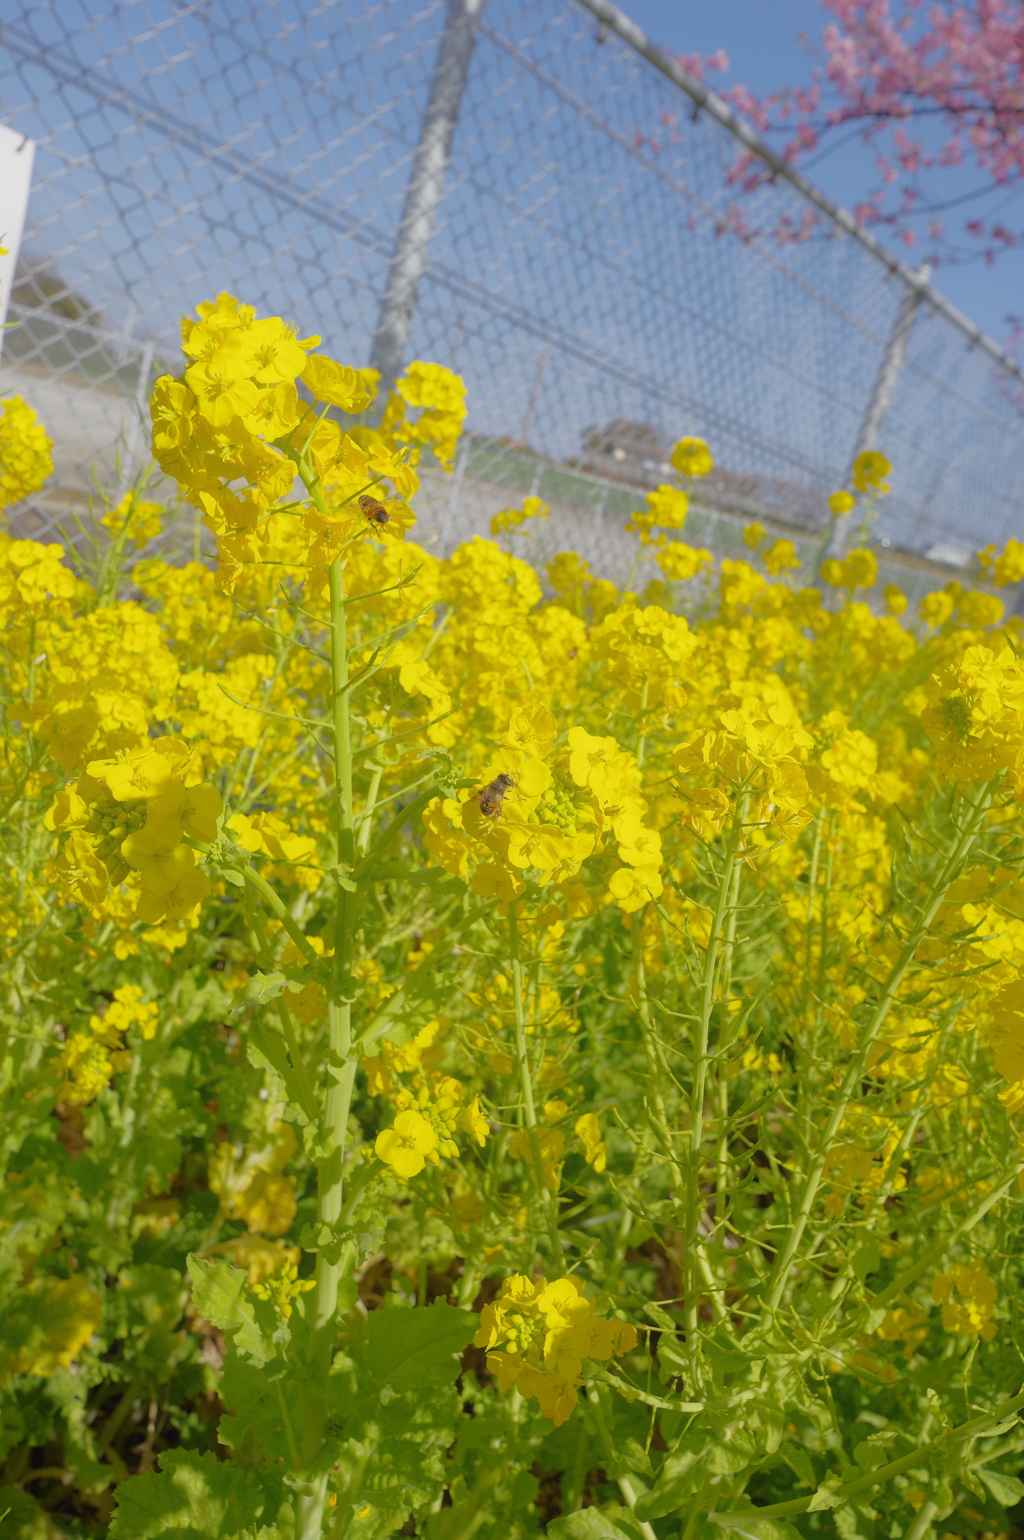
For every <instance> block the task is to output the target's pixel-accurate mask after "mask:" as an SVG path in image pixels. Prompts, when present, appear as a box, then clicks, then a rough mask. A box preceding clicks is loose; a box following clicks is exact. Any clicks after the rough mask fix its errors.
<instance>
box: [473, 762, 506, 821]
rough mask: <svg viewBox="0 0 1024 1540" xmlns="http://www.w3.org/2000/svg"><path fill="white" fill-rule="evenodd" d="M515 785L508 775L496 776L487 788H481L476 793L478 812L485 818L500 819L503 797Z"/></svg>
mask: <svg viewBox="0 0 1024 1540" xmlns="http://www.w3.org/2000/svg"><path fill="white" fill-rule="evenodd" d="M514 785H515V781H513V779H512V777H511V776H510V775H505V774H504V772H503V773H502V774H501V775H496V776H495V777H494V780H493V781H491V783H490V785H489V786H482V787H481V788H480V790H479V791H478V792H477V796H478V797H479V798H480V811H481V813H483V815H484V817H485V818H495V819H497V818H500V817H501V808H502V804H503V803H504V801H505V797H506V796H507V794H508V793H509V792H510V791H511V790H512V787H513V786H514Z"/></svg>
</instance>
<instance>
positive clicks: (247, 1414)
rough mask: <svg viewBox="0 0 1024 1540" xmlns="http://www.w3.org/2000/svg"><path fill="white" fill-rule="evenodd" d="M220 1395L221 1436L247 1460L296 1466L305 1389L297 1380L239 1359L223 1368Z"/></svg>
mask: <svg viewBox="0 0 1024 1540" xmlns="http://www.w3.org/2000/svg"><path fill="white" fill-rule="evenodd" d="M218 1394H219V1395H220V1399H221V1400H222V1401H223V1403H224V1405H225V1406H226V1407H227V1415H226V1416H224V1417H222V1418H221V1420H220V1423H219V1424H218V1427H217V1437H218V1438H219V1439H220V1441H221V1443H222V1444H226V1445H227V1447H228V1448H229V1449H235V1450H242V1449H243V1446H244V1448H245V1453H246V1455H247V1456H248V1457H249V1458H250V1459H251V1458H252V1456H254V1455H255V1456H260V1457H262V1458H264V1459H269V1460H271V1461H273V1460H284V1461H285V1462H286V1463H288V1464H294V1463H295V1456H296V1452H297V1451H298V1449H299V1448H300V1447H301V1442H302V1386H301V1384H300V1383H299V1382H298V1381H297V1380H296V1379H295V1377H294V1376H291V1375H286V1376H284V1377H283V1378H280V1377H275V1378H273V1379H272V1378H271V1377H270V1375H269V1374H268V1372H267V1370H266V1368H265V1367H262V1366H261V1367H257V1366H256V1365H255V1364H249V1363H246V1362H245V1361H244V1359H242V1358H239V1357H238V1356H237V1355H236V1354H234V1353H232V1354H230V1355H229V1357H228V1359H227V1361H226V1362H225V1364H224V1369H223V1372H222V1375H221V1381H220V1384H219V1386H218Z"/></svg>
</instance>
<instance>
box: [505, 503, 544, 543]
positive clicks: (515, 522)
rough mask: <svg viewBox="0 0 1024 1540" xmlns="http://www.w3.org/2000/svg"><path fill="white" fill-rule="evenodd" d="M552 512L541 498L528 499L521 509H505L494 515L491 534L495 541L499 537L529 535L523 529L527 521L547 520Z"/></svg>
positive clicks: (527, 531) (526, 530)
mask: <svg viewBox="0 0 1024 1540" xmlns="http://www.w3.org/2000/svg"><path fill="white" fill-rule="evenodd" d="M550 512H551V509H550V508H549V507H548V505H547V503H543V502H541V500H540V498H539V497H526V498H524V499H523V506H522V507H521V508H503V509H502V510H501V512H500V513H496V514H495V515H494V517H493V519H492V520H491V534H492V535H493V536H494V538H495V539H497V538H498V536H499V535H527V534H529V530H528V529H524V528H523V525H524V524H526V522H527V520H529V519H546V518H547V516H548V514H549V513H550Z"/></svg>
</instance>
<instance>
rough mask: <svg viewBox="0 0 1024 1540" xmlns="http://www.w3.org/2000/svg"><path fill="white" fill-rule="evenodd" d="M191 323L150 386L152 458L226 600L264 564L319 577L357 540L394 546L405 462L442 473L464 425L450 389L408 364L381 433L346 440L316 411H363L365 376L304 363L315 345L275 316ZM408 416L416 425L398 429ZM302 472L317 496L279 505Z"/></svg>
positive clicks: (310, 360) (244, 309)
mask: <svg viewBox="0 0 1024 1540" xmlns="http://www.w3.org/2000/svg"><path fill="white" fill-rule="evenodd" d="M197 315H198V317H199V319H198V320H197V321H192V320H188V319H186V320H185V321H184V323H183V325H182V347H183V349H184V351H185V354H186V356H187V357H188V358H189V359H190V360H191V362H190V363H189V364H188V366H187V367H186V369H185V370H184V373H183V374H182V375H181V376H178V377H174V376H171V375H163V376H161V378H160V379H159V380H157V382H156V385H155V386H154V390H153V397H152V402H151V413H152V417H153V453H154V455H155V457H156V460H157V462H158V464H159V465H160V467H161V469H162V470H163V471H164V472H165V473H166V474H167V475H169V476H172V477H173V478H174V480H175V481H177V483H178V484H179V486H180V487H181V488H182V490H183V491H184V493H185V496H186V497H187V498H188V500H189V501H190V502H191V503H193V504H194V506H195V507H196V508H198V509H199V510H200V511H201V513H202V515H203V522H204V523H205V524H206V525H207V527H208V528H209V529H210V530H211V531H212V532H213V534H214V535H215V536H216V537H217V551H218V559H219V572H218V583H219V585H220V587H221V589H222V590H223V591H224V592H225V593H231V592H233V591H234V590H235V588H236V587H237V584H238V581H239V575H240V572H241V570H242V569H243V568H244V567H245V566H247V565H252V564H257V563H260V562H263V561H273V562H277V563H278V564H279V565H281V564H283V565H284V566H286V567H287V566H291V567H293V568H302V567H307V568H312V569H314V570H317V571H319V572H320V573H321V574H322V573H323V571H324V570H325V569H326V568H327V567H328V566H329V565H330V563H331V562H332V561H333V560H334V559H335V558H336V557H337V556H338V555H339V554H340V552H342V551H343V550H345V548H346V547H347V546H348V545H349V544H350V543H351V542H352V541H353V540H355V539H357V538H359V537H360V536H361V535H363V534H364V533H372V534H374V535H375V536H377V537H379V538H387V539H399V540H400V539H402V538H404V535H405V532H406V530H407V529H408V527H409V526H410V524H412V523H413V522H414V520H413V516H412V514H411V512H410V510H409V508H408V506H407V504H406V503H405V501H404V499H405V498H407V497H409V496H410V495H411V494H412V493H413V492H415V490H416V488H417V486H418V485H419V483H418V479H417V477H416V473H415V471H414V470H413V469H412V465H413V463H414V462H415V459H416V457H417V456H418V454H419V452H420V450H421V449H422V448H425V447H426V448H431V449H433V450H434V451H435V453H436V454H437V456H438V458H439V459H440V461H441V463H442V464H443V465H444V466H446V467H448V466H449V465H450V460H451V455H452V453H453V452H454V445H455V441H456V440H457V438H458V434H459V431H460V429H461V425H462V420H463V417H464V416H465V403H464V400H463V397H464V394H465V388H464V386H463V385H462V382H461V380H459V379H458V378H457V377H456V376H455V375H453V374H452V373H451V372H450V371H449V370H446V369H442V368H441V367H440V366H439V365H436V364H423V363H419V362H415V363H412V364H410V366H409V369H408V370H407V372H406V374H405V375H403V377H402V378H401V379H400V380H399V381H398V383H397V386H396V393H395V395H394V396H393V397H392V398H391V401H390V402H389V403H388V406H387V408H386V409H385V413H384V418H383V420H382V423H381V428H380V430H379V431H377V430H372V429H368V428H362V427H356V426H353V427H352V429H351V431H349V432H345V431H344V430H343V429H342V428H341V427H340V426H339V424H338V423H337V422H336V421H334V419H333V418H332V417H330V416H328V411H329V409H330V408H331V407H335V408H337V409H339V410H340V411H341V412H343V413H346V414H348V415H349V416H353V415H358V414H359V413H361V412H363V411H364V410H365V408H366V407H367V406H368V405H369V404H370V402H371V400H372V399H373V396H374V394H375V392H376V386H377V376H376V374H375V373H374V371H373V370H369V369H363V370H358V369H352V368H350V367H348V366H347V365H342V364H339V363H336V362H335V361H334V359H331V358H327V357H325V356H324V355H322V354H315V353H313V352H312V351H311V350H312V349H313V348H315V347H316V346H318V344H319V341H320V339H319V337H305V338H299V337H297V336H296V334H295V331H294V329H293V328H292V327H289V326H287V325H286V324H285V322H284V321H282V320H281V319H280V317H278V316H270V317H265V318H262V319H261V318H259V317H258V316H257V315H256V312H255V311H254V310H253V308H252V307H251V306H249V305H242V304H239V302H238V301H237V300H236V299H235V298H234V297H233V296H232V295H230V294H221V295H220V296H219V298H218V299H217V300H216V301H215V302H213V301H210V302H206V303H204V304H202V305H200V306H198V308H197ZM300 390H301V392H302V393H301V394H300ZM407 407H412V408H414V409H416V410H417V411H418V416H416V417H415V418H409V417H408V416H407V411H406V409H407ZM302 466H305V467H306V468H307V472H308V474H309V476H310V477H311V481H310V482H309V483H308V484H310V485H315V487H316V489H317V495H316V496H314V497H313V499H312V501H310V502H306V503H303V502H301V501H300V502H296V501H295V500H294V498H293V496H292V493H293V488H294V484H295V481H296V475H297V473H298V472H299V471H300V469H301V467H302ZM384 482H390V484H391V487H392V488H393V489H394V496H391V495H387V494H385V493H384V491H383V488H382V484H383V483H384ZM360 497H362V498H363V499H365V500H366V501H365V502H364V503H360V502H359V499H360ZM382 497H383V501H381V498H382Z"/></svg>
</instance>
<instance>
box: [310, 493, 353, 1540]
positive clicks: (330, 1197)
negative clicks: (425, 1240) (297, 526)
mask: <svg viewBox="0 0 1024 1540" xmlns="http://www.w3.org/2000/svg"><path fill="white" fill-rule="evenodd" d="M310 490H311V491H312V488H310ZM328 586H329V590H330V603H331V642H332V645H331V703H332V709H331V722H332V728H333V736H334V784H335V826H336V837H337V849H338V859H339V861H341V862H346V863H347V864H348V865H349V866H352V865H353V864H354V859H355V838H354V834H353V819H352V741H351V735H350V727H349V714H348V700H349V697H348V692H347V691H346V690H345V689H344V688H343V686H344V685H345V684H346V683H347V681H348V639H347V632H346V625H345V592H344V578H343V574H342V568H341V561H340V559H339V560H337V561H334V562H332V564H331V566H330V568H329V569H328ZM336 892H337V899H336V904H337V909H336V915H335V926H334V965H333V968H332V970H331V973H332V977H331V988H330V993H329V998H328V1005H327V1025H328V1051H327V1094H326V1097H325V1101H324V1109H323V1120H322V1123H321V1130H320V1153H319V1158H318V1161H317V1220H318V1224H319V1229H320V1235H321V1240H322V1241H323V1239H325V1238H326V1236H325V1232H326V1235H329V1234H330V1232H331V1231H333V1230H334V1228H335V1226H336V1225H337V1224H338V1221H339V1219H340V1217H341V1211H342V1202H343V1198H344V1169H345V1139H346V1134H347V1132H348V1115H349V1107H350V1104H351V1100H352V1086H353V1083H354V1081H355V1070H356V1060H355V1058H354V1057H353V1054H352V1003H351V989H350V976H351V967H352V945H353V939H354V934H355V926H356V902H357V895H356V894H354V893H350V892H349V891H348V890H347V889H345V888H342V887H340V886H339V887H338V888H337V890H336ZM330 1254H331V1255H332V1256H334V1257H335V1258H336V1260H335V1261H333V1262H332V1261H329V1260H328V1257H327V1254H326V1253H325V1251H324V1250H320V1251H318V1253H317V1259H316V1289H315V1292H314V1296H313V1327H312V1332H311V1335H310V1345H309V1371H308V1378H307V1380H306V1381H305V1383H304V1384H303V1430H302V1463H303V1465H304V1466H306V1467H308V1466H309V1465H310V1464H311V1463H312V1462H313V1461H314V1460H315V1459H316V1458H317V1456H318V1455H319V1453H320V1450H321V1448H322V1447H323V1441H324V1436H325V1433H326V1429H327V1405H328V1380H329V1377H330V1372H331V1361H332V1359H333V1356H334V1340H335V1316H336V1314H337V1309H338V1292H339V1287H340V1284H341V1280H342V1277H343V1275H344V1274H345V1273H347V1271H348V1267H349V1263H350V1261H351V1258H350V1255H349V1250H348V1248H347V1247H343V1248H341V1249H340V1254H339V1250H338V1246H337V1242H336V1241H335V1245H334V1246H333V1247H332V1248H331V1253H330ZM326 1492H327V1477H326V1475H324V1476H321V1477H319V1478H318V1479H317V1480H315V1481H313V1482H312V1483H310V1484H309V1486H308V1487H307V1488H306V1490H305V1491H303V1492H302V1493H301V1495H300V1498H299V1513H298V1525H297V1530H296V1535H297V1540H319V1536H320V1534H321V1532H322V1529H323V1514H324V1502H325V1499H326Z"/></svg>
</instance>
